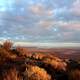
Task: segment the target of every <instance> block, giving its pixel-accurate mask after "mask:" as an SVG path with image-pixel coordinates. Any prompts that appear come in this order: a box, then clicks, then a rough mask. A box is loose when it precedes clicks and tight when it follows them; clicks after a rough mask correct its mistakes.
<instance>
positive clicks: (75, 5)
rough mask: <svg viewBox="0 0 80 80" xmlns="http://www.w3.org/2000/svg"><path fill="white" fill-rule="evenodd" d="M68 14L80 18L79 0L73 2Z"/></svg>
mask: <svg viewBox="0 0 80 80" xmlns="http://www.w3.org/2000/svg"><path fill="white" fill-rule="evenodd" d="M70 12H71V13H72V14H73V15H75V16H80V0H75V1H74V3H73V4H72V5H71V8H70Z"/></svg>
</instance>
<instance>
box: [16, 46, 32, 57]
mask: <svg viewBox="0 0 80 80" xmlns="http://www.w3.org/2000/svg"><path fill="white" fill-rule="evenodd" d="M16 51H17V52H18V53H19V56H25V57H31V56H32V53H28V51H27V49H26V48H23V47H19V46H18V47H17V48H16Z"/></svg>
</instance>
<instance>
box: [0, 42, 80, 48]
mask: <svg viewBox="0 0 80 80" xmlns="http://www.w3.org/2000/svg"><path fill="white" fill-rule="evenodd" d="M3 43H4V41H0V44H3ZM13 46H23V47H40V48H58V47H59V48H77V47H78V48H79V47H80V43H73V42H53V43H52V42H49V43H46V42H45V43H43V42H18V41H13Z"/></svg>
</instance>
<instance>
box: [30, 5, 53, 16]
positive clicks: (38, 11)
mask: <svg viewBox="0 0 80 80" xmlns="http://www.w3.org/2000/svg"><path fill="white" fill-rule="evenodd" d="M30 11H31V12H32V13H33V14H35V15H39V16H45V15H46V16H52V15H53V10H52V9H46V8H45V7H44V6H43V5H41V4H37V5H32V6H30Z"/></svg>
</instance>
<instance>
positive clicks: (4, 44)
mask: <svg viewBox="0 0 80 80" xmlns="http://www.w3.org/2000/svg"><path fill="white" fill-rule="evenodd" d="M12 45H13V43H12V42H11V41H9V40H8V41H5V42H4V43H3V48H4V49H6V50H10V49H11V47H12Z"/></svg>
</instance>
